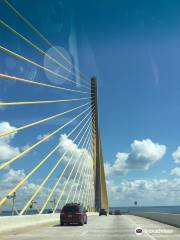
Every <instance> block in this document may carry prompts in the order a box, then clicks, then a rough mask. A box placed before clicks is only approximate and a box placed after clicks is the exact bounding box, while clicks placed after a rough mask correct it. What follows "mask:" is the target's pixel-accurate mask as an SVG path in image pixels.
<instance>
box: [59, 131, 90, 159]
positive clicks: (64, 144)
mask: <svg viewBox="0 0 180 240" xmlns="http://www.w3.org/2000/svg"><path fill="white" fill-rule="evenodd" d="M59 143H60V149H59V151H60V153H62V152H65V151H67V150H68V152H67V154H66V157H65V160H66V161H68V160H69V158H71V156H72V154H73V161H74V160H75V159H77V158H78V159H81V157H83V159H85V160H86V162H87V163H90V162H92V158H91V155H90V154H89V152H88V151H87V149H86V148H80V147H78V146H77V144H75V143H74V142H73V141H72V140H71V139H69V138H68V137H67V135H66V134H61V136H60V139H59Z"/></svg>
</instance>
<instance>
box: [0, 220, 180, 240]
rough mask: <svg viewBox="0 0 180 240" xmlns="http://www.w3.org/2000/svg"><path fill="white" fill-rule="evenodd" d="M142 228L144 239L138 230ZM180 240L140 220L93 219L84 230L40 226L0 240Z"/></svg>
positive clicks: (177, 233)
mask: <svg viewBox="0 0 180 240" xmlns="http://www.w3.org/2000/svg"><path fill="white" fill-rule="evenodd" d="M137 227H141V228H142V229H143V234H142V235H136V233H135V229H136V228H137ZM61 239H62V240H82V239H83V240H92V239H93V240H96V239H97V240H114V239H119V240H121V239H122V240H133V239H141V240H156V239H158V240H178V239H179V240H180V228H176V227H172V226H169V225H166V224H162V223H158V222H156V221H152V220H148V219H145V218H141V217H136V216H130V215H122V216H114V215H113V216H107V217H106V216H101V217H99V216H91V217H89V219H88V224H87V225H84V226H63V227H61V226H59V225H54V226H46V227H44V226H41V227H38V228H33V229H31V230H29V231H26V232H21V233H16V234H11V235H10V234H9V235H6V236H0V240H61Z"/></svg>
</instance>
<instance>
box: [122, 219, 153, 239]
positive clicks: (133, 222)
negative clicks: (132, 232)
mask: <svg viewBox="0 0 180 240" xmlns="http://www.w3.org/2000/svg"><path fill="white" fill-rule="evenodd" d="M127 218H128V220H129V222H131V223H132V224H134V225H135V226H136V227H139V226H138V225H137V223H136V222H135V221H134V220H132V219H131V218H130V217H129V216H128V217H127ZM144 233H145V234H146V236H148V237H149V238H150V239H151V240H157V238H155V237H153V236H152V235H150V234H149V233H148V232H147V231H146V232H144Z"/></svg>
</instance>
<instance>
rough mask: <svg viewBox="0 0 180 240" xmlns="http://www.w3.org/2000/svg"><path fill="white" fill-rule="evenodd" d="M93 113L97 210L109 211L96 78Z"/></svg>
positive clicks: (93, 82) (93, 79) (94, 81)
mask: <svg viewBox="0 0 180 240" xmlns="http://www.w3.org/2000/svg"><path fill="white" fill-rule="evenodd" d="M91 97H92V113H93V112H94V121H93V120H92V126H93V165H94V186H95V209H96V211H98V210H99V208H106V209H108V195H107V189H106V179H105V173H104V161H103V155H102V146H101V140H100V132H99V119H98V91H97V80H96V77H92V78H91Z"/></svg>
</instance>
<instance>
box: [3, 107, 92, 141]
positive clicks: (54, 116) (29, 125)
mask: <svg viewBox="0 0 180 240" xmlns="http://www.w3.org/2000/svg"><path fill="white" fill-rule="evenodd" d="M86 105H87V104H85V105H84V104H83V105H80V106H79V107H76V108H72V109H70V110H67V111H65V112H62V113H58V114H55V115H53V116H50V117H47V118H43V119H41V120H39V121H36V122H32V123H29V124H27V125H24V126H22V127H19V128H16V129H13V130H11V131H8V132H4V133H0V137H5V136H7V135H9V134H12V133H17V132H19V131H21V130H23V129H26V128H29V127H32V126H35V125H38V124H40V123H43V122H46V121H49V120H52V119H54V118H56V117H59V116H62V115H65V114H67V113H70V112H72V111H74V110H77V109H79V108H81V107H84V106H86Z"/></svg>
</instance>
